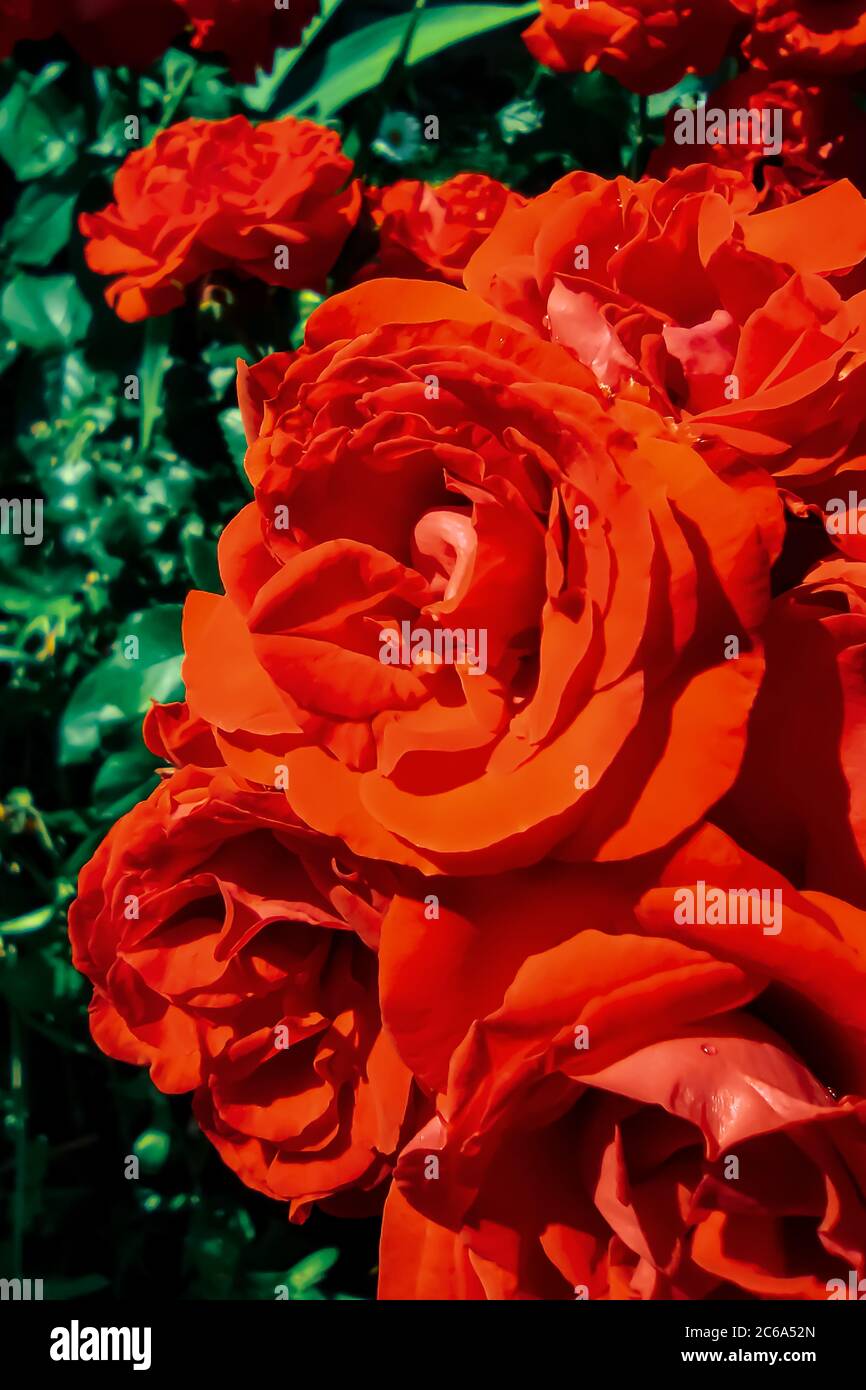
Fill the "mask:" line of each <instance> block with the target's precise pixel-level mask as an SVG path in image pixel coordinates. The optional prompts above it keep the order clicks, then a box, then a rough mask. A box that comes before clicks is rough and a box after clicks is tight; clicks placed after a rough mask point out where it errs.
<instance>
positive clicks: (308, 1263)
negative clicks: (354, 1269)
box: [288, 1246, 340, 1293]
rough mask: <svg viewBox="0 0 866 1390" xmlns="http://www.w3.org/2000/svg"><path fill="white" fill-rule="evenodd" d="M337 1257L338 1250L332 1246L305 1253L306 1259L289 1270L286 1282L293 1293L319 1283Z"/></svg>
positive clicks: (300, 1291)
mask: <svg viewBox="0 0 866 1390" xmlns="http://www.w3.org/2000/svg"><path fill="white" fill-rule="evenodd" d="M339 1258H340V1252H339V1250H335V1249H334V1248H333V1246H331V1247H326V1248H325V1249H324V1250H315V1251H314V1252H313V1254H312V1255H307V1257H306V1259H304V1260H301V1261H300V1263H298V1264H296V1265H295V1266H294V1268H293V1269H291V1270H290V1271H289V1277H288V1283H289V1285H290V1287H291V1289H292V1291H293V1293H302V1292H304V1291H306V1290H307V1289H311V1288H312V1287H313V1286H314V1285H315V1284H320V1283H321V1282H322V1280H323V1279H324V1277H325V1275H326V1274H327V1273H328V1270H329V1269H333V1267H334V1265H335V1264H336V1263H337V1260H338V1259H339Z"/></svg>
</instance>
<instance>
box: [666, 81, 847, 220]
mask: <svg viewBox="0 0 866 1390" xmlns="http://www.w3.org/2000/svg"><path fill="white" fill-rule="evenodd" d="M707 104H708V106H711V107H712V108H713V109H716V110H722V111H725V112H728V111H735V112H737V113H741V112H753V113H754V115H751V116H748V117H747V119H746V121H745V122H744V130H743V131H742V132H740V131H738V134H742V136H744V137H747V138H745V139H744V142H743V143H732V142H731V141H730V140H728V141H727V142H725V143H724V144H718V145H700V146H696V145H683V144H677V143H676V133H677V132H676V125H677V119H678V118H677V111H678V109H679V108H674V109H673V110H672V111H671V112H670V113H669V115H668V117H667V120H666V122H665V130H666V138H665V143H664V145H662V146H661V147H660V148H659V149H657V150H655V151H654V152H653V155H652V158H651V159H650V163H649V173H650V174H651V175H652V176H653V177H655V178H659V179H664V178H666V177H667V175H668V174H670V173H671V172H672V171H673V170H674V169H677V168H685V167H686V166H687V165H689V164H694V163H703V162H705V161H706V162H707V163H711V164H715V165H718V166H719V167H721V168H725V169H737V170H739V171H740V172H741V173H743V174H744V175H745V176H746V177H747V178H749V179H753V180H754V181H755V183H756V185H757V186H758V188H759V189H760V197H759V200H758V203H759V206H760V207H767V208H770V207H780V206H782V205H783V204H785V203H790V202H793V201H794V200H795V199H797V198H801V197H803V196H804V195H805V194H808V193H816V192H817V191H818V190H819V189H821V188H826V187H827V185H828V184H830V183H834V182H835V181H836V180H837V179H846V178H847V179H850V180H851V181H852V183H855V184H857V186H858V187H859V188H860V190H861V192H862V189H863V186H864V183H866V175H864V171H863V160H862V149H863V145H864V142H866V113H864V112H863V111H862V110H861V108H860V107H859V106H858V105H857V104H856V103H855V101H854V99H853V97H852V95H851V93H850V92H849V91H848V90H847V89H846V88H844V87H841V86H829V85H823V86H822V85H819V84H815V83H812V84H810V85H809V86H806V85H804V84H803V83H802V82H794V81H791V80H790V79H781V80H779V81H776V82H772V81H769V80H768V79H767V77H766V76H765V75H764V74H763V73H759V72H746V73H742V74H741V75H740V76H739V77H736V78H735V79H734V81H733V82H728V83H726V84H725V86H723V87H719V88H717V90H715V91H714V92H713V93H712V95H711V96H710V97H709V98H708V102H707ZM777 113H778V117H777ZM777 119H778V121H779V122H781V125H780V126H779V127H778V134H779V136H780V138H781V148H780V149H779V150H777V151H776V152H775V154H773V155H772V157H771V158H770V160H769V161H768V158H767V151H768V149H771V148H773V146H768V145H767V143H766V141H765V134H769V135H771V138H775V132H776V129H777V127H776V125H775V124H774V123H775V122H776V120H777ZM762 122H763V125H762V124H761V123H762ZM778 155H780V156H781V163H779V164H776V163H774V162H773V160H774V159H775V158H776V157H777V156H778Z"/></svg>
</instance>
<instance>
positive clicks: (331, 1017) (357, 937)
mask: <svg viewBox="0 0 866 1390" xmlns="http://www.w3.org/2000/svg"><path fill="white" fill-rule="evenodd" d="M391 882H392V879H391V876H390V875H389V873H388V871H387V870H385V869H383V868H374V867H373V866H364V865H362V864H360V863H359V862H358V861H357V860H355V859H354V858H353V856H352V855H350V854H348V853H347V852H346V851H345V850H344V849H343V848H342V847H341V846H339V845H336V844H334V843H333V842H327V841H324V840H323V839H322V837H321V836H318V835H315V834H314V833H313V832H312V831H310V830H308V829H307V828H306V827H305V826H303V825H301V824H300V822H299V821H298V820H297V818H296V817H295V816H294V815H292V813H291V811H290V809H289V806H288V803H287V802H286V799H285V797H284V796H282V795H281V794H279V793H278V792H275V791H273V790H271V791H268V792H263V791H244V790H242V789H241V788H239V787H238V786H237V785H236V784H235V783H234V782H233V781H232V779H231V778H230V777H229V776H228V774H227V773H225V772H224V771H210V772H209V771H203V770H201V769H199V768H195V767H188V768H184V769H183V770H182V771H179V772H176V773H174V774H173V775H172V776H170V777H169V778H168V779H167V780H166V781H164V782H163V783H162V785H161V786H159V787H158V788H157V790H156V791H155V792H154V793H153V795H152V796H151V797H149V798H148V800H147V801H144V802H142V803H141V804H140V805H139V806H137V807H136V808H135V809H134V810H133V811H131V812H130V813H129V814H128V815H126V816H124V817H123V819H122V820H120V821H119V822H118V824H117V825H116V826H115V827H114V829H113V830H112V831H111V832H110V834H109V835H108V836H107V838H106V839H105V840H104V841H103V843H102V845H101V846H100V848H99V849H98V850H97V852H96V854H95V855H94V857H93V859H92V860H91V861H90V863H89V864H88V865H87V866H86V868H85V869H84V870H83V872H82V874H81V879H80V883H79V896H78V898H77V900H76V902H75V903H74V904H73V906H72V909H71V912H70V918H69V929H70V937H71V941H72V952H73V961H74V964H75V965H76V967H77V968H78V969H79V970H81V971H83V972H84V973H85V974H86V975H87V976H89V978H90V979H91V980H92V982H93V984H94V995H93V1003H92V1005H91V1029H92V1032H93V1036H94V1039H95V1041H96V1042H97V1043H98V1045H99V1046H100V1047H101V1048H102V1049H103V1051H105V1052H107V1053H108V1054H109V1055H110V1056H112V1057H116V1058H118V1059H119V1060H121V1061H125V1062H132V1063H135V1064H137V1065H148V1066H149V1067H150V1072H151V1076H152V1078H153V1080H154V1082H155V1083H156V1085H157V1086H158V1087H159V1088H160V1090H163V1091H167V1092H182V1091H190V1090H194V1091H195V1097H194V1104H195V1112H196V1116H197V1118H198V1121H199V1123H200V1125H201V1127H202V1129H203V1130H204V1132H205V1133H206V1134H207V1136H208V1138H209V1139H210V1140H211V1141H212V1142H213V1143H214V1144H215V1146H216V1148H217V1149H218V1150H219V1152H220V1154H221V1156H222V1158H223V1159H224V1160H225V1162H226V1163H228V1164H229V1166H230V1167H231V1168H233V1169H234V1170H235V1171H236V1172H237V1173H238V1175H239V1176H240V1177H241V1178H242V1179H243V1181H244V1182H245V1183H247V1184H248V1185H249V1186H250V1187H254V1188H256V1189H257V1190H259V1191H260V1192H264V1193H265V1194H266V1195H268V1196H270V1197H275V1198H278V1199H280V1200H285V1201H289V1202H291V1210H292V1213H293V1214H297V1215H299V1216H300V1217H303V1215H304V1214H305V1213H306V1210H307V1208H308V1207H309V1205H310V1204H311V1203H312V1202H314V1201H316V1200H318V1199H321V1198H327V1197H329V1196H331V1195H333V1194H335V1193H344V1192H346V1191H347V1190H348V1189H354V1188H358V1189H368V1188H371V1187H372V1186H374V1185H375V1184H377V1183H378V1182H379V1181H380V1180H381V1179H382V1178H383V1177H384V1176H385V1175H386V1174H387V1172H388V1171H389V1159H390V1156H391V1155H392V1154H393V1153H394V1151H395V1149H396V1146H397V1140H398V1135H399V1131H400V1126H401V1123H402V1120H403V1116H404V1112H405V1108H406V1102H407V1094H408V1085H409V1076H408V1073H407V1072H406V1070H405V1068H404V1067H403V1066H402V1064H401V1063H400V1062H399V1061H398V1060H397V1057H396V1054H395V1053H394V1050H393V1046H392V1044H391V1042H390V1041H389V1039H388V1038H387V1037H386V1035H385V1034H383V1032H382V1031H381V1027H380V1020H379V1009H378V1000H377V985H376V976H377V960H376V949H377V946H378V934H379V922H380V918H381V914H382V911H383V908H384V907H385V905H386V903H387V900H388V899H387V895H388V893H389V891H390V886H391Z"/></svg>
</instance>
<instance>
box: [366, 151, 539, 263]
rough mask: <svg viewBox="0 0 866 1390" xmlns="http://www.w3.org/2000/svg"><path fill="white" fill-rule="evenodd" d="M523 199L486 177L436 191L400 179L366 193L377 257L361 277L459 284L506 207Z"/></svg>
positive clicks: (461, 177)
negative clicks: (474, 255)
mask: <svg viewBox="0 0 866 1390" xmlns="http://www.w3.org/2000/svg"><path fill="white" fill-rule="evenodd" d="M525 202H526V199H525V198H522V197H521V196H520V194H519V193H512V192H511V190H510V189H508V188H506V187H505V185H504V184H501V183H498V182H497V180H496V179H491V178H488V177H487V175H486V174H456V175H455V177H454V178H453V179H448V180H447V182H445V183H441V184H439V185H438V186H437V187H434V186H432V185H431V184H429V183H420V182H419V181H418V180H416V179H404V180H403V181H402V182H400V183H395V184H393V185H392V186H391V187H390V188H369V189H367V191H366V203H367V206H368V209H369V211H370V215H371V216H372V219H373V221H374V223H375V225H376V227H377V228H378V229H379V254H378V256H377V257H376V259H375V261H374V262H373V264H372V265H371V266H370V267H368V268H367V270H365V271H364V272H363V273H362V275H361V276H360V277H359V278H361V279H371V278H373V277H374V276H379V275H396V276H405V277H406V278H407V279H413V278H417V279H421V280H444V281H446V283H448V284H452V285H461V284H462V283H463V271H464V270H465V268H466V265H467V263H468V261H469V259H470V257H471V256H472V254H473V252H475V251H477V249H478V247H479V246H480V245H481V243H482V241H484V239H485V237H486V236H487V235H488V234H489V233H490V232H491V231H492V230H493V228H494V227H495V226H496V223H497V222H498V221H499V218H500V217H501V216H502V214H503V213H504V212H505V211H506V209H507V208H510V207H523V205H524V204H525Z"/></svg>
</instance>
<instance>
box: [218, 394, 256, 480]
mask: <svg viewBox="0 0 866 1390" xmlns="http://www.w3.org/2000/svg"><path fill="white" fill-rule="evenodd" d="M219 423H220V429H221V430H222V433H223V439H224V440H225V442H226V446H227V448H228V451H229V453H230V454H231V456H232V459H233V461H234V464H235V466H236V468H237V470H238V472H239V473H240V475H241V477H242V478H243V480H244V482H245V483H246V486H247V487H249V479H248V478H247V475H246V473H245V472H244V459H245V458H246V456H247V436H246V431H245V430H244V422H243V417H242V416H241V412H240V410H239V409H238V408H237V406H231V407H230V408H229V409H228V410H222V411H220V415H219Z"/></svg>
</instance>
